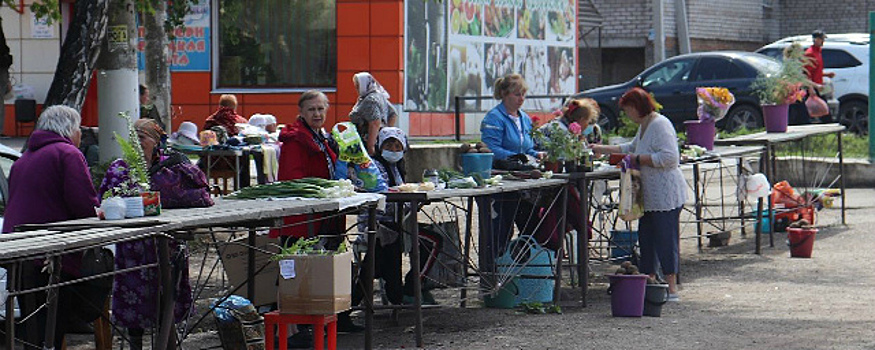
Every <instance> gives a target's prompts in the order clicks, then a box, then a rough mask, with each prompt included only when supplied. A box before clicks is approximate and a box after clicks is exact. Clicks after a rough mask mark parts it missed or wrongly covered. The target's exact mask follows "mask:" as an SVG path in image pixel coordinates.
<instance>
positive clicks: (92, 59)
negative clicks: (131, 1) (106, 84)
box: [45, 0, 109, 111]
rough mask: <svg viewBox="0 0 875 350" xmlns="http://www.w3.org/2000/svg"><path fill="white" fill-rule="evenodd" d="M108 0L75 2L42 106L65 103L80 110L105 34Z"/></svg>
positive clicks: (81, 0) (80, 0)
mask: <svg viewBox="0 0 875 350" xmlns="http://www.w3.org/2000/svg"><path fill="white" fill-rule="evenodd" d="M108 3H109V0H79V1H76V4H75V5H74V6H75V15H74V17H73V21H72V23H70V28H69V31H68V32H67V36H66V37H65V38H64V44H63V46H61V57H60V58H59V59H58V66H57V68H56V69H55V77H54V79H53V80H52V86H51V87H49V92H48V94H47V95H46V100H45V105H46V106H53V105H67V106H70V107H72V108H75V109H76V110H79V111H81V110H82V103H83V102H84V101H85V94H86V93H87V92H88V85H89V83H90V82H91V75H92V72H93V70H94V66H95V63H96V62H97V59H98V57H99V56H100V52H101V47H102V44H103V41H104V40H103V39H104V37H105V35H106V23H107V19H108V18H107V7H108V6H107V4H108Z"/></svg>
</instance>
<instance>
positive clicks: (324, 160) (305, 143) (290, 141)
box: [270, 118, 337, 237]
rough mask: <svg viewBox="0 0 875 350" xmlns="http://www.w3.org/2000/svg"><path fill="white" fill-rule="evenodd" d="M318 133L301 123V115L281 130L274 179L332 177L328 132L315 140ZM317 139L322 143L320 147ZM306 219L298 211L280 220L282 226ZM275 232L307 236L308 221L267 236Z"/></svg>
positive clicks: (332, 156) (333, 157)
mask: <svg viewBox="0 0 875 350" xmlns="http://www.w3.org/2000/svg"><path fill="white" fill-rule="evenodd" d="M319 132H321V131H319ZM317 137H318V136H317V135H316V134H315V133H314V132H313V131H312V129H310V127H309V126H307V125H306V124H304V121H303V120H301V119H300V118H298V120H296V121H295V123H294V124H292V126H290V127H288V128H285V129H283V130H282V132H281V133H280V136H279V141H280V142H282V143H283V145H282V149H281V150H280V159H279V173H278V175H277V179H279V180H280V181H286V180H295V179H301V178H305V177H319V178H323V179H332V176H333V174H334V163H335V161H337V153H336V152H335V150H333V149H332V146H331V143H330V142H329V141H328V138H329V137H331V136H329V135H324V134H323V136H322V137H318V138H319V139H320V140H319V141H317ZM317 142H319V143H321V144H322V147H320V146H319V143H317ZM323 149H324V152H323ZM329 160H330V163H329ZM305 220H307V217H306V216H304V215H301V216H291V217H286V218H285V219H284V220H283V222H284V224H285V226H288V225H291V224H294V223H299V222H303V221H305ZM321 224H322V223H321V222H318V221H317V222H314V225H313V230H314V233H315V232H319V228H320V227H321ZM276 236H294V237H306V236H307V225H298V226H292V227H284V228H282V229H280V230H271V232H270V237H276Z"/></svg>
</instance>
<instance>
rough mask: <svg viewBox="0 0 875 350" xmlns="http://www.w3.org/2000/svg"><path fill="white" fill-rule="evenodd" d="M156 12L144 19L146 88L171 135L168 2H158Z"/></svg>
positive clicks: (146, 15)
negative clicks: (166, 27)
mask: <svg viewBox="0 0 875 350" xmlns="http://www.w3.org/2000/svg"><path fill="white" fill-rule="evenodd" d="M154 8H155V11H154V12H152V13H145V14H144V16H143V18H144V20H143V22H144V26H145V29H146V50H145V58H146V86H147V87H148V88H149V93H150V94H149V97H150V98H151V99H152V101H151V102H152V103H153V104H154V105H155V108H156V109H157V110H158V114H159V115H160V116H161V120H162V122H163V123H164V125H166V126H167V129H168V130H164V131H166V132H167V133H170V132H171V131H172V130H170V129H172V128H173V127H172V125H171V124H170V122H171V120H170V119H171V114H170V107H171V104H170V103H171V100H170V65H169V64H168V59H169V58H170V57H169V52H168V39H167V32H166V31H165V30H164V22H165V21H166V20H167V2H165V1H156V2H155V4H154Z"/></svg>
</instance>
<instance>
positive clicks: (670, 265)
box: [638, 207, 683, 274]
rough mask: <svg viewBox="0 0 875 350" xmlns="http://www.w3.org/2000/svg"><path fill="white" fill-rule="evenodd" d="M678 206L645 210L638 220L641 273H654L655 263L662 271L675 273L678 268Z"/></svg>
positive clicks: (679, 210)
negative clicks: (661, 209) (658, 209)
mask: <svg viewBox="0 0 875 350" xmlns="http://www.w3.org/2000/svg"><path fill="white" fill-rule="evenodd" d="M681 208H683V207H679V208H677V209H674V210H670V211H647V212H644V216H642V217H641V219H639V221H638V244H639V246H640V248H641V261H640V263H639V265H640V266H639V268H640V270H641V273H644V274H653V273H656V263H657V261H658V262H659V265H661V266H662V273H664V274H675V273H677V272H678V269H679V260H680V258H679V257H678V254H679V252H680V250H679V248H678V240H679V237H678V232H679V230H680V215H681Z"/></svg>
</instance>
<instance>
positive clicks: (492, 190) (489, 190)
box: [365, 179, 567, 347]
mask: <svg viewBox="0 0 875 350" xmlns="http://www.w3.org/2000/svg"><path fill="white" fill-rule="evenodd" d="M566 183H567V180H561V179H538V180H504V181H502V183H501V184H500V185H495V186H489V187H484V188H469V189H444V190H435V191H417V192H386V193H385V195H386V201H387V202H395V203H401V204H404V203H407V204H409V205H410V208H411V211H412V212H413V215H409V216H408V217H407V220H406V222H405V231H407V232H413V233H414V234H416V235H418V233H419V222H418V213H419V208H420V206H421V205H424V204H428V203H433V202H440V201H445V200H448V199H450V198H460V197H467V198H468V201H467V208H468V210H467V211H468V221H467V227H466V228H465V237H466V238H465V243H464V244H465V248H464V254H465V256H464V258H463V261H464V262H465V264H466V267H465V275H467V271H468V267H467V263H468V260H469V259H468V251H469V249H470V243H469V242H470V236H471V226H472V220H473V219H472V216H471V213H472V212H473V206H474V199H475V198H483V197H486V196H490V195H495V194H502V193H518V192H521V191H531V190H544V189H549V188H557V187H560V188H561V187H562V186H563V185H565V184H566ZM560 196H562V197H563V199H564V196H565V191H561V193H560ZM559 203H561V209H560V210H561V216H562V219H561V222H562V223H561V225H560V227H564V226H565V224H564V222H565V206H564V203H565V201H564V200H562V201H560V202H559ZM484 225H489V223H487V222H484V220H480V232H479V234H480V236H482V235H483V234H484V231H485V232H489V231H488V227H489V226H484ZM483 227H487V228H486V229H483ZM560 237H564V235H560ZM560 239H561V238H560ZM370 243H371V241H370V240H369V241H368V244H370ZM412 243H413V244H412V247H411V249H410V266H411V269H412V271H413V275H414V276H419V275H420V273H421V271H420V266H419V239H412ZM560 246H562V245H561V241H560ZM561 260H562V259H556V261H557V267H556V277H555V288H554V291H553V292H554V295H553V298H554V302H558V300H559V293H560V288H559V286H560V284H561ZM371 261H373V260H371ZM368 284H369V283H365V285H368ZM413 290H414V304H413V309H414V313H415V322H416V324H415V332H416V335H415V337H416V346H418V347H422V346H423V340H422V327H423V326H422V291H421V285H420V279H419V278H413ZM465 293H466V290H465V289H464V288H463V289H462V299H463V300H464V299H465V295H466V294H465ZM366 298H367V299H366V300H368V303H367V305H370V306H371V307H372V306H373V294H372V293H371V294H367V296H366ZM463 305H464V304H463Z"/></svg>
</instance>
